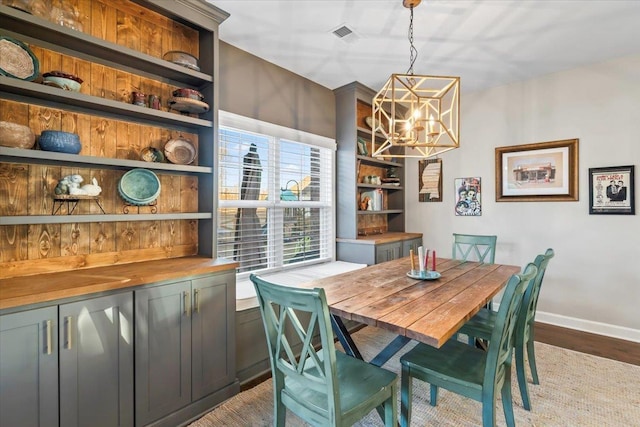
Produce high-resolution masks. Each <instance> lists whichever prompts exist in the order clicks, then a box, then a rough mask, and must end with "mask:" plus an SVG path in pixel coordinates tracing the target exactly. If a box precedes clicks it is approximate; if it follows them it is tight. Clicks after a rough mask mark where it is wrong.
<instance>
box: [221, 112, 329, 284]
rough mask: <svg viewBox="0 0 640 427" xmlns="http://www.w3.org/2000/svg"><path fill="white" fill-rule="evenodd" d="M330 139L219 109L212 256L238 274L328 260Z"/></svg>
mask: <svg viewBox="0 0 640 427" xmlns="http://www.w3.org/2000/svg"><path fill="white" fill-rule="evenodd" d="M334 150H335V141H333V140H331V139H328V138H325V137H321V136H317V135H312V134H309V133H305V132H301V131H296V130H293V129H288V128H283V127H281V126H276V125H272V124H269V123H265V122H260V121H257V120H253V119H248V118H245V117H241V116H237V115H234V114H230V113H226V112H222V111H221V112H220V150H219V162H218V164H219V209H218V255H219V256H220V257H223V258H227V259H233V260H236V261H238V262H239V263H240V267H239V270H238V271H239V272H240V273H247V272H250V271H257V270H260V271H264V270H276V269H282V268H286V267H287V266H290V265H294V264H297V265H299V264H300V263H312V262H319V261H329V260H332V259H333V258H334V255H333V251H334V249H333V248H334V242H335V232H334V226H333V224H334V207H333V205H334V197H333V188H334V182H333V175H334V174H333V165H334Z"/></svg>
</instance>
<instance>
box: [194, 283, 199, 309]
mask: <svg viewBox="0 0 640 427" xmlns="http://www.w3.org/2000/svg"><path fill="white" fill-rule="evenodd" d="M193 302H194V305H195V308H194V310H195V312H196V313H200V290H199V289H196V290H194V291H193Z"/></svg>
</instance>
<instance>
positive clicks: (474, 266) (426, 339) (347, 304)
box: [301, 257, 521, 366]
mask: <svg viewBox="0 0 640 427" xmlns="http://www.w3.org/2000/svg"><path fill="white" fill-rule="evenodd" d="M520 270H521V269H520V267H519V266H515V265H503V264H483V263H478V262H469V261H461V260H451V259H443V258H438V259H437V264H436V271H437V272H438V273H440V277H439V278H437V279H434V280H417V279H413V278H411V277H409V276H408V275H407V273H408V272H410V271H411V259H410V257H405V258H399V259H396V260H393V261H388V262H384V263H381V264H375V265H371V266H368V267H365V268H362V269H359V270H354V271H350V272H347V273H342V274H338V275H334V276H331V277H327V278H322V279H316V280H313V281H310V282H307V283H305V284H303V285H301V286H302V287H305V288H316V287H319V288H323V289H324V291H325V293H326V296H327V303H328V305H329V310H330V314H331V317H332V322H333V326H334V331H335V333H336V335H337V337H338V339H339V340H340V342H341V344H342V346H343V348H344V349H345V351H346V352H347V353H348V354H351V355H352V356H355V357H358V358H361V359H362V356H361V355H360V352H359V351H358V349H357V346H356V345H355V343H354V342H353V340H352V339H351V336H350V334H349V331H348V330H347V328H346V327H345V325H344V322H343V319H345V320H354V321H357V322H360V323H363V324H365V325H369V326H374V327H378V328H383V329H387V330H390V331H392V332H394V333H396V334H397V335H398V338H396V339H395V340H394V341H392V342H391V343H389V345H388V346H387V347H386V348H385V349H383V350H382V351H381V352H380V354H379V355H378V356H377V357H375V358H374V359H373V360H372V361H371V363H373V364H375V365H378V366H381V365H382V364H384V363H385V362H386V361H387V360H388V359H389V358H390V357H391V356H393V354H395V353H396V352H397V351H398V350H400V349H401V348H402V347H403V346H404V345H405V344H406V343H407V342H409V341H410V340H411V339H414V340H417V341H420V342H423V343H426V344H429V345H432V346H435V347H440V346H442V345H443V344H444V343H445V342H447V340H448V339H449V338H451V337H452V336H453V335H454V334H455V333H456V332H457V331H458V329H459V328H460V327H461V326H462V325H463V324H464V323H465V322H466V321H467V320H468V319H469V318H471V317H472V316H473V315H474V314H475V313H477V312H478V311H479V310H480V308H481V307H483V306H484V305H486V304H487V302H489V300H491V298H493V297H494V296H495V295H496V294H497V293H498V292H500V290H501V289H502V288H503V287H504V286H505V285H506V283H507V282H508V280H509V278H510V277H511V276H512V275H513V274H516V273H519V272H520Z"/></svg>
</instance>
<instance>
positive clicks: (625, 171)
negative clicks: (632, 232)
mask: <svg viewBox="0 0 640 427" xmlns="http://www.w3.org/2000/svg"><path fill="white" fill-rule="evenodd" d="M634 168H635V167H634V166H612V167H603V168H590V169H589V214H592V215H593V214H605V215H607V214H608V215H612V214H613V215H635V213H636V208H635V194H634V193H635V187H634V185H635V181H634Z"/></svg>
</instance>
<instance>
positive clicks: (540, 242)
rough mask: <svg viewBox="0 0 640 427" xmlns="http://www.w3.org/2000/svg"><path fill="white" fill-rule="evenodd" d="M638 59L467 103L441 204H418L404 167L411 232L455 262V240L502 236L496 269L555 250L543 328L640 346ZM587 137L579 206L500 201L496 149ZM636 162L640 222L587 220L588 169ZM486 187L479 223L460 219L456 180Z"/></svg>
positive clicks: (465, 98)
mask: <svg viewBox="0 0 640 427" xmlns="http://www.w3.org/2000/svg"><path fill="white" fill-rule="evenodd" d="M638 82H640V56H637V55H636V56H630V57H625V58H619V59H616V60H612V61H608V62H604V63H598V64H593V65H589V66H585V67H582V68H577V69H573V70H568V71H563V72H559V73H554V74H550V75H547V76H543V77H540V78H537V79H532V80H527V81H523V82H519V83H513V84H510V85H505V86H500V87H496V88H492V89H489V90H486V91H482V92H477V93H471V94H465V93H464V79H462V81H461V86H462V93H461V105H462V111H461V122H460V123H461V132H460V134H461V137H460V149H458V150H454V151H451V152H448V153H445V154H443V155H442V156H441V157H442V161H443V193H444V194H443V201H442V203H420V202H418V162H417V160H415V159H411V160H412V161H409V162H407V168H406V173H407V174H408V176H407V180H406V182H407V186H406V187H407V192H406V195H405V203H406V211H407V214H406V215H407V229H408V231H415V232H422V233H424V244H425V245H426V246H427V247H429V248H435V249H436V250H437V252H438V254H442V255H448V254H451V239H452V237H451V233H452V232H459V233H476V234H497V235H498V248H497V252H496V261H497V262H500V263H509V264H516V265H521V266H522V265H524V264H525V263H526V262H528V261H531V260H533V258H534V257H535V255H536V254H538V253H540V252H543V251H544V250H545V249H546V248H548V247H552V248H554V249H555V251H556V256H555V258H554V259H552V260H551V262H550V263H549V268H548V270H547V274H546V276H545V281H544V285H543V288H542V291H541V294H540V302H539V305H538V315H537V316H536V319H537V320H540V321H545V322H548V323H553V324H557V325H563V326H568V327H571V328H575V329H582V330H586V331H591V332H595V333H600V334H605V335H611V336H617V337H620V338H625V339H630V340H634V341H638V342H640V315H639V313H640V309H639V308H638V304H639V303H640V270H639V269H638V263H639V262H640V261H639V260H640V246H639V244H638V237H639V236H640V202H639V200H640V199H639V197H640V187H639V186H640V142H639V140H638V135H640V84H639V83H638ZM570 138H579V140H580V142H579V161H578V163H579V168H578V174H579V192H578V196H579V201H577V202H509V203H503V202H500V203H496V201H495V200H496V199H495V182H494V179H495V161H494V151H495V150H494V149H495V147H501V146H510V145H519V144H528V143H535V142H544V141H553V140H560V139H570ZM623 165H635V186H636V191H635V196H636V203H635V205H636V212H637V213H636V215H589V188H588V187H589V179H588V170H589V168H595V167H607V166H623ZM468 176H479V177H481V178H482V205H483V207H482V216H479V217H461V216H455V215H454V209H453V208H454V185H453V181H454V179H455V178H461V177H468Z"/></svg>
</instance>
